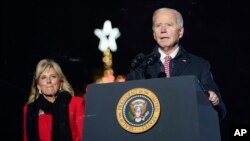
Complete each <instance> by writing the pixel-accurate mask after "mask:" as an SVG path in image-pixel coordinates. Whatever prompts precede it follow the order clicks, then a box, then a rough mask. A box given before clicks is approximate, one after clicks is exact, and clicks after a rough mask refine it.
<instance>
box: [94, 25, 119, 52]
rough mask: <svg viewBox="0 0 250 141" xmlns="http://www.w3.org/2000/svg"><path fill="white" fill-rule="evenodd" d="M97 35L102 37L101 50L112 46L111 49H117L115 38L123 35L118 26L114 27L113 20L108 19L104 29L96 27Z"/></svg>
mask: <svg viewBox="0 0 250 141" xmlns="http://www.w3.org/2000/svg"><path fill="white" fill-rule="evenodd" d="M94 33H95V35H96V36H97V37H98V38H99V39H100V42H99V47H98V48H99V50H100V51H102V52H104V51H105V50H106V49H108V48H110V50H111V51H113V52H115V51H116V50H117V45H116V42H115V40H116V39H117V38H118V37H119V36H120V35H121V34H120V32H119V29H118V28H112V26H111V22H110V21H109V20H106V21H105V22H104V25H103V29H102V30H101V29H95V30H94Z"/></svg>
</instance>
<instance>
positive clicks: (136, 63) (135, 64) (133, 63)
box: [130, 53, 145, 69]
mask: <svg viewBox="0 0 250 141" xmlns="http://www.w3.org/2000/svg"><path fill="white" fill-rule="evenodd" d="M144 58H145V55H144V54H143V53H139V54H138V55H136V56H135V58H134V59H133V60H132V61H131V64H130V67H131V68H132V69H135V68H136V67H138V66H139V65H140V64H141V62H142V61H143V60H144Z"/></svg>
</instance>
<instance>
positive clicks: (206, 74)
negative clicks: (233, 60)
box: [201, 61, 226, 119]
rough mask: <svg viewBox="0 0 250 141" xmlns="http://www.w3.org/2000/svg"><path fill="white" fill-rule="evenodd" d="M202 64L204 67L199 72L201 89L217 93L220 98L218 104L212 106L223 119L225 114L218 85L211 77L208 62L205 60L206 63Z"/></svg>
mask: <svg viewBox="0 0 250 141" xmlns="http://www.w3.org/2000/svg"><path fill="white" fill-rule="evenodd" d="M204 66H205V68H204V69H203V71H202V74H201V83H202V86H203V89H204V90H205V91H209V90H211V91H214V92H215V93H216V94H217V96H218V97H219V99H220V102H219V105H217V106H215V107H214V108H215V110H216V111H217V112H218V115H219V118H220V119H223V118H224V117H225V116H226V108H225V104H224V102H223V101H222V97H221V94H220V91H219V89H218V86H217V84H216V83H215V81H214V79H213V75H212V72H211V70H210V64H209V62H208V61H206V65H204Z"/></svg>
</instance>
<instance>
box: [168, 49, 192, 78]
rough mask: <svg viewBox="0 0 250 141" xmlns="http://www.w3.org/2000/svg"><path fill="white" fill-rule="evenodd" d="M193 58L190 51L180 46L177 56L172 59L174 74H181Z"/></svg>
mask: <svg viewBox="0 0 250 141" xmlns="http://www.w3.org/2000/svg"><path fill="white" fill-rule="evenodd" d="M190 62H191V60H190V57H189V55H188V53H187V52H186V51H185V50H184V49H183V48H180V50H179V52H178V54H177V55H176V57H175V58H174V59H173V60H172V62H171V65H172V74H171V75H172V76H179V75H181V74H182V72H183V71H184V70H185V69H186V68H187V66H188V65H189V64H190Z"/></svg>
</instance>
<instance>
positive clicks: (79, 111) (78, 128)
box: [69, 96, 85, 141]
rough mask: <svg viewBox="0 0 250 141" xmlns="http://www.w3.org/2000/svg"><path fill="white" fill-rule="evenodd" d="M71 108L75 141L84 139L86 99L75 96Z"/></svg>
mask: <svg viewBox="0 0 250 141" xmlns="http://www.w3.org/2000/svg"><path fill="white" fill-rule="evenodd" d="M69 110H70V111H69V112H70V121H71V130H72V136H73V141H82V134H83V132H82V131H83V126H84V125H83V123H84V114H85V100H84V99H83V98H81V97H76V96H75V97H74V98H73V100H72V101H71V106H70V109H69Z"/></svg>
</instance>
